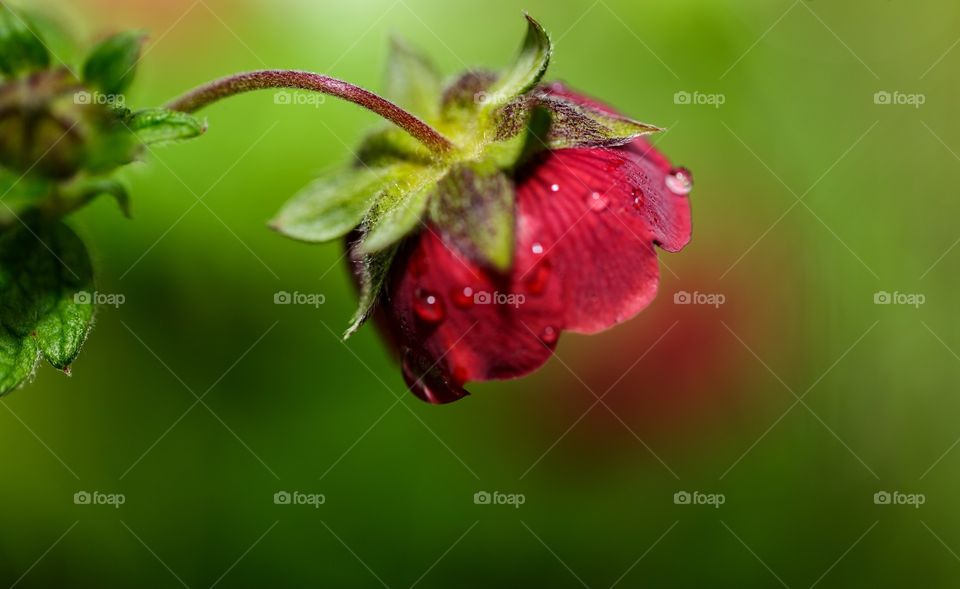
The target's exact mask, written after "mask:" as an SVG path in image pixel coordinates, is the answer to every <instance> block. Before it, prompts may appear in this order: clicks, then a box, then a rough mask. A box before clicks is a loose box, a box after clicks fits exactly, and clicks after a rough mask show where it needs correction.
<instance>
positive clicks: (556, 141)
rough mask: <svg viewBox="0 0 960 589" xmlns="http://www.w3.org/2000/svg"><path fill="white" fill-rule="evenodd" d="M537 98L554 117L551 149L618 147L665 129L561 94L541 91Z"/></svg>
mask: <svg viewBox="0 0 960 589" xmlns="http://www.w3.org/2000/svg"><path fill="white" fill-rule="evenodd" d="M534 100H535V102H536V106H538V107H540V108H543V109H545V110H546V111H547V112H549V113H550V117H551V119H552V120H551V124H550V132H549V133H548V134H547V141H546V144H547V147H548V148H550V149H569V148H574V147H616V146H618V145H626V144H627V143H630V142H631V141H633V140H634V139H636V138H637V137H641V136H643V135H650V134H652V133H659V132H661V131H663V129H661V128H660V127H657V126H654V125H649V124H647V123H641V122H640V121H636V120H634V119H631V118H628V117H624V116H620V115H618V114H615V113H611V112H609V111H605V110H600V109H597V108H593V107H591V106H588V105H585V104H581V103H577V102H573V101H572V100H569V99H567V98H563V97H561V96H555V95H551V94H546V93H540V94H537V96H536V97H535V99H534Z"/></svg>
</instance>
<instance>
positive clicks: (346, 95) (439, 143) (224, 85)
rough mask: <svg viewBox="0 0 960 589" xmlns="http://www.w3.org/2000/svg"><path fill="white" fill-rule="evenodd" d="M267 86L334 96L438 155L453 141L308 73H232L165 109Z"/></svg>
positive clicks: (194, 106) (366, 95)
mask: <svg viewBox="0 0 960 589" xmlns="http://www.w3.org/2000/svg"><path fill="white" fill-rule="evenodd" d="M267 88H289V89H300V90H311V91H314V92H320V93H322V94H328V95H330V96H336V97H337V98H342V99H344V100H346V101H349V102H352V103H354V104H357V105H360V106H362V107H363V108H366V109H368V110H371V111H373V112H375V113H377V114H378V115H380V116H381V117H383V118H385V119H387V120H389V121H390V122H392V123H394V124H395V125H397V126H398V127H400V128H401V129H403V130H404V131H406V132H407V133H409V134H410V135H412V136H413V137H415V138H416V139H418V140H419V141H420V142H421V143H423V144H424V145H425V146H427V147H428V148H429V149H430V151H432V152H434V153H436V154H438V155H444V154H447V153H449V152H450V151H452V150H453V148H454V145H453V143H451V142H450V140H449V139H447V138H446V137H444V136H443V135H441V134H440V132H439V131H437V130H436V129H434V128H433V127H431V126H430V125H428V124H426V123H425V122H423V121H422V120H420V119H419V118H417V117H416V116H414V115H412V114H410V113H409V112H407V111H405V110H403V109H402V108H400V107H399V106H397V105H396V104H394V103H392V102H390V101H389V100H386V99H384V98H381V97H380V96H377V95H376V94H374V93H373V92H370V91H368V90H364V89H363V88H360V87H359V86H355V85H353V84H349V83H347V82H344V81H342V80H338V79H336V78H331V77H329V76H323V75H320V74H314V73H311V72H302V71H294V70H261V71H255V72H247V73H242V74H235V75H232V76H227V77H225V78H221V79H219V80H215V81H213V82H210V83H208V84H205V85H203V86H200V87H199V88H196V89H194V90H191V91H190V92H187V93H186V94H184V95H183V96H181V97H179V98H177V99H175V100H173V101H171V102H170V103H168V104H167V108H169V109H170V110H176V111H181V112H186V113H192V112H195V111H198V110H200V109H201V108H203V107H205V106H207V105H210V104H212V103H214V102H217V101H219V100H222V99H224V98H229V97H231V96H235V95H237V94H243V93H245V92H251V91H254V90H264V89H267Z"/></svg>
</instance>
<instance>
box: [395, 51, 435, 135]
mask: <svg viewBox="0 0 960 589" xmlns="http://www.w3.org/2000/svg"><path fill="white" fill-rule="evenodd" d="M440 93H441V77H440V74H439V73H438V72H437V70H436V68H435V67H434V66H433V63H432V62H431V61H430V60H429V59H428V58H426V57H425V56H423V55H421V54H420V53H418V52H416V51H415V50H413V49H412V48H411V47H410V46H409V45H407V44H406V43H405V42H404V41H401V40H400V39H398V38H394V39H393V41H392V43H391V47H390V56H389V58H388V61H387V88H386V95H387V98H389V99H390V100H392V101H394V102H396V103H397V104H399V105H400V106H402V107H404V108H405V109H407V110H409V111H410V112H412V113H413V114H415V115H418V116H420V117H424V118H426V119H428V120H430V119H434V118H436V116H437V115H438V114H439V112H440Z"/></svg>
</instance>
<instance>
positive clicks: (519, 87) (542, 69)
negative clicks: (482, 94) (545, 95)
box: [486, 14, 553, 109]
mask: <svg viewBox="0 0 960 589" xmlns="http://www.w3.org/2000/svg"><path fill="white" fill-rule="evenodd" d="M524 16H525V17H526V19H527V36H526V38H525V39H524V41H523V45H522V46H521V48H520V54H519V55H518V56H517V59H516V60H515V61H514V63H513V65H512V66H511V67H510V69H508V70H507V71H505V72H503V74H502V75H501V76H500V78H498V79H497V81H496V82H495V83H494V84H493V85H492V86H490V88H489V89H488V90H487V96H486V104H487V105H488V107H489V108H490V109H494V108H499V107H500V106H502V105H504V104H506V103H508V102H509V101H511V100H513V99H514V98H516V97H517V96H520V95H521V94H525V93H526V92H528V91H530V90H532V89H533V88H534V87H535V86H536V85H537V84H538V83H539V82H540V80H541V78H543V76H544V74H546V73H547V68H548V67H549V66H550V57H551V55H552V53H553V46H552V44H551V42H550V35H548V34H547V32H546V31H545V30H543V27H542V26H540V23H538V22H537V21H536V20H534V19H533V17H531V16H530V15H529V14H526V15H524Z"/></svg>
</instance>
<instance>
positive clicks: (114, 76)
mask: <svg viewBox="0 0 960 589" xmlns="http://www.w3.org/2000/svg"><path fill="white" fill-rule="evenodd" d="M145 40H146V34H144V33H142V32H137V31H128V32H124V33H119V34H117V35H114V36H112V37H110V38H108V39H106V40H104V41H102V42H100V43H99V44H98V45H97V46H96V47H94V49H93V51H92V52H91V53H90V56H89V57H88V58H87V61H86V62H85V63H84V64H83V81H84V83H86V84H87V85H88V86H89V87H91V88H95V89H98V90H100V91H101V92H103V93H104V94H112V95H116V94H120V93H121V92H123V91H124V90H126V89H127V88H128V87H129V86H130V84H131V83H132V82H133V78H134V76H135V75H136V69H137V61H138V60H139V59H140V51H141V49H142V48H143V43H144V41H145Z"/></svg>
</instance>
